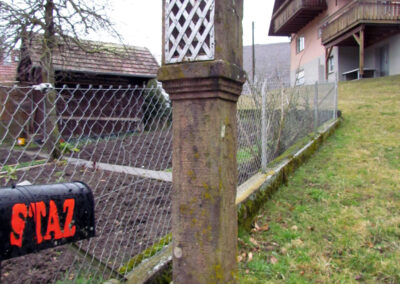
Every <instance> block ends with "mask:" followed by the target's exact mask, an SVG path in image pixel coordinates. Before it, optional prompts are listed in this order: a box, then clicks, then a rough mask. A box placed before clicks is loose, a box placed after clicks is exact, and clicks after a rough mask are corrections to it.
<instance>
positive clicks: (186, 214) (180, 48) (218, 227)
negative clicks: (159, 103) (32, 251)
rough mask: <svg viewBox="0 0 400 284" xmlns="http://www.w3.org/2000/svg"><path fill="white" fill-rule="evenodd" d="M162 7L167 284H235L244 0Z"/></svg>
mask: <svg viewBox="0 0 400 284" xmlns="http://www.w3.org/2000/svg"><path fill="white" fill-rule="evenodd" d="M163 3H164V32H163V33H164V53H163V64H162V67H161V68H160V70H159V73H158V79H159V80H160V81H161V82H162V83H163V87H164V88H165V90H166V91H167V93H168V94H169V96H170V98H171V100H172V107H173V127H172V128H173V158H172V160H173V161H172V165H173V166H172V167H173V171H172V176H173V178H172V179H173V193H172V239H173V283H176V284H177V283H182V284H183V283H191V284H192V283H193V284H196V283H236V281H237V280H236V273H237V260H236V257H237V211H236V210H237V209H236V205H235V198H236V187H237V162H236V144H237V126H236V103H237V100H238V98H239V95H240V94H241V90H242V85H243V83H244V80H245V73H244V71H243V70H242V61H243V59H242V17H243V0H235V1H232V0H198V1H182V0H164V1H163ZM185 3H187V4H185ZM193 3H194V4H193ZM185 5H187V6H185Z"/></svg>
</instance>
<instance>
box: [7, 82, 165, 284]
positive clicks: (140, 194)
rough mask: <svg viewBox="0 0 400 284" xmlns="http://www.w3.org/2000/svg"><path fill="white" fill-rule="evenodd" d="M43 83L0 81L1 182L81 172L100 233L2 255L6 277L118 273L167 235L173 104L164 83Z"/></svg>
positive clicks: (52, 179) (67, 177) (49, 179)
mask: <svg viewBox="0 0 400 284" xmlns="http://www.w3.org/2000/svg"><path fill="white" fill-rule="evenodd" d="M45 87H46V86H45V85H44V86H36V87H33V88H31V87H27V88H23V87H12V88H6V87H1V88H0V98H1V100H2V102H3V108H2V109H1V112H0V118H1V121H0V142H1V148H0V172H1V173H0V182H1V185H2V186H13V185H16V184H21V183H22V184H25V185H26V184H50V183H58V182H69V181H76V180H79V181H83V182H85V183H86V184H87V185H88V186H89V187H90V188H91V189H92V191H93V195H94V200H95V216H96V237H95V238H92V239H90V240H85V241H80V242H77V243H74V244H73V245H66V246H62V247H58V248H54V249H49V250H45V251H42V252H39V253H36V254H33V255H29V256H22V257H18V258H15V259H11V260H7V261H4V262H3V263H2V272H3V273H2V281H3V282H4V283H43V282H56V281H65V282H68V283H69V282H70V281H79V279H80V278H83V279H92V280H93V281H94V282H96V283H97V282H101V281H102V280H104V279H109V278H110V277H113V278H123V276H124V275H125V274H126V273H127V272H128V269H127V268H128V266H133V265H134V264H135V263H134V261H135V260H132V257H133V256H135V255H138V254H140V253H141V252H143V251H145V250H146V248H149V247H150V246H152V245H154V244H156V243H159V242H160V240H161V241H164V242H168V240H167V239H165V238H164V237H165V236H166V235H167V234H168V233H169V231H170V219H171V217H170V194H171V179H172V177H171V167H172V165H171V151H172V148H171V146H172V145H171V141H172V136H171V104H170V102H169V100H168V97H167V96H166V94H165V93H164V92H163V90H162V89H160V88H156V89H146V88H138V87H129V88H122V87H118V88H113V87H109V88H101V87H100V88H81V87H79V86H77V87H74V88H69V87H67V86H64V87H62V88H57V89H52V88H45ZM61 210H62V209H61ZM163 238H164V239H163ZM132 261H133V262H132Z"/></svg>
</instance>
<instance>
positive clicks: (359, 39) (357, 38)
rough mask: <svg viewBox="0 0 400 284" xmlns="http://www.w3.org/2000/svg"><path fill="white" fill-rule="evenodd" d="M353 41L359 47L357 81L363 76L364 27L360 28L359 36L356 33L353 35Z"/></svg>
mask: <svg viewBox="0 0 400 284" xmlns="http://www.w3.org/2000/svg"><path fill="white" fill-rule="evenodd" d="M353 37H354V39H355V41H356V42H357V44H358V46H359V59H360V66H359V69H360V70H359V73H358V74H359V75H358V79H362V78H363V76H364V58H365V38H364V26H361V30H360V31H359V35H357V33H354V34H353Z"/></svg>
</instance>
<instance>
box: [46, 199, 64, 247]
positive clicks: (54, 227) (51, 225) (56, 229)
mask: <svg viewBox="0 0 400 284" xmlns="http://www.w3.org/2000/svg"><path fill="white" fill-rule="evenodd" d="M52 232H53V233H54V239H55V240H58V239H61V238H62V237H63V233H62V232H61V228H60V220H59V218H58V212H57V206H56V203H55V202H54V201H53V200H50V205H49V219H48V222H47V232H46V234H45V235H44V239H45V240H46V241H49V240H51V239H52V237H51V233H52Z"/></svg>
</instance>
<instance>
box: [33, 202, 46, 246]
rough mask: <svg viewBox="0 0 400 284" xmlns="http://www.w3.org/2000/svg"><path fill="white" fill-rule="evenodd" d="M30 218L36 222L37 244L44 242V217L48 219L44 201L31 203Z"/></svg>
mask: <svg viewBox="0 0 400 284" xmlns="http://www.w3.org/2000/svg"><path fill="white" fill-rule="evenodd" d="M29 217H31V218H33V220H34V221H35V228H36V242H37V243H38V244H40V243H42V242H43V235H42V217H46V204H45V203H44V202H43V201H40V202H35V203H31V204H30V205H29Z"/></svg>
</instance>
